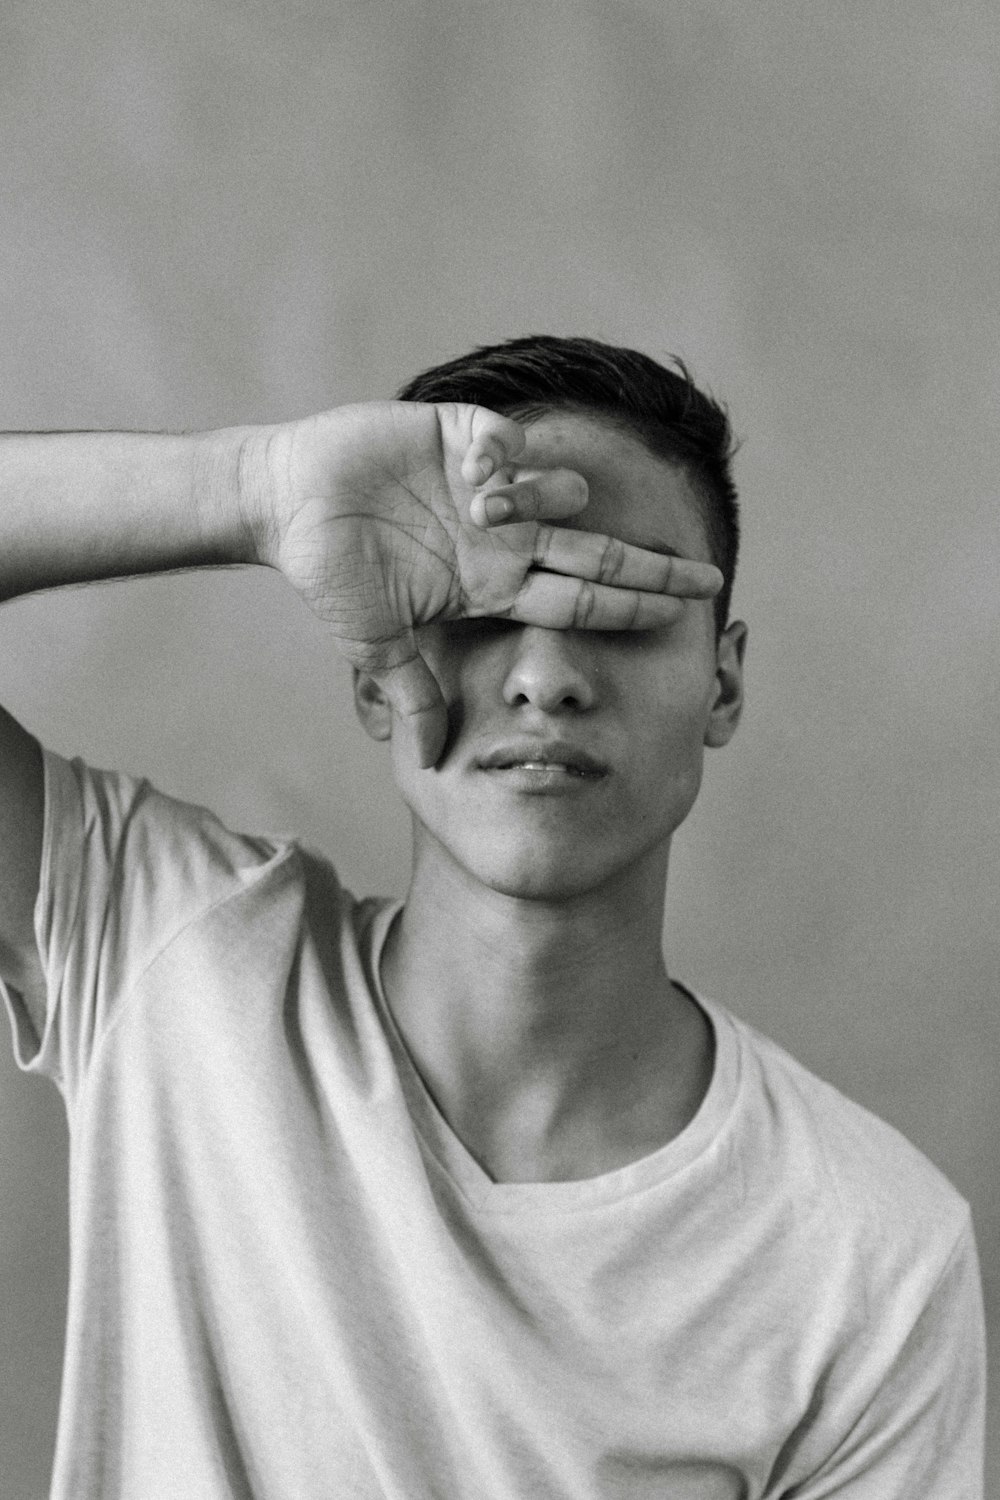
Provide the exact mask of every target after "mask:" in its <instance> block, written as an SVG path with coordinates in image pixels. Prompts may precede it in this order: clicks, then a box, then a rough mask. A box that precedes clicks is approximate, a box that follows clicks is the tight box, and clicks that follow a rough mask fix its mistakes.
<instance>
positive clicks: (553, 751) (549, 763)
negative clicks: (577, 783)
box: [476, 743, 608, 781]
mask: <svg viewBox="0 0 1000 1500" xmlns="http://www.w3.org/2000/svg"><path fill="white" fill-rule="evenodd" d="M476 764H477V766H478V768H479V769H480V770H482V771H522V772H525V773H527V774H529V775H537V776H549V777H557V776H560V775H563V776H571V777H575V778H578V779H579V780H582V781H597V780H600V779H601V778H602V777H604V776H606V775H607V774H608V767H607V766H606V765H604V764H603V763H602V762H601V761H599V760H597V759H596V758H595V757H594V756H593V755H591V754H590V752H589V751H587V750H584V749H583V748H582V747H581V746H579V745H568V744H555V743H550V744H544V745H538V744H535V745H513V744H511V745H498V746H497V747H496V748H495V749H493V750H491V751H489V753H488V754H486V755H483V756H480V757H479V759H478V760H477V762H476Z"/></svg>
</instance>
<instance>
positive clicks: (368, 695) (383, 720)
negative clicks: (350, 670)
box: [354, 667, 392, 740]
mask: <svg viewBox="0 0 1000 1500" xmlns="http://www.w3.org/2000/svg"><path fill="white" fill-rule="evenodd" d="M354 709H355V712H356V713H357V716H358V718H359V719H360V720H361V724H362V726H363V728H364V731H365V733H366V734H367V735H369V736H370V738H371V739H373V740H390V739H392V705H391V704H390V702H389V700H388V698H387V697H386V696H385V694H384V693H383V691H382V689H381V688H380V687H379V685H378V683H377V682H376V681H375V679H374V677H370V676H369V675H368V673H367V672H359V671H358V669H357V667H355V668H354Z"/></svg>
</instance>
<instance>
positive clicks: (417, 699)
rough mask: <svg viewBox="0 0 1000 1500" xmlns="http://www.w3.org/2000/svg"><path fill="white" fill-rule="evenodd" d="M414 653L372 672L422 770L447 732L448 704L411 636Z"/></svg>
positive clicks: (437, 753)
mask: <svg viewBox="0 0 1000 1500" xmlns="http://www.w3.org/2000/svg"><path fill="white" fill-rule="evenodd" d="M410 644H411V646H412V650H413V654H412V656H408V657H407V658H406V659H405V660H403V661H401V662H398V663H396V664H395V665H393V666H391V667H385V668H383V670H382V671H380V672H375V673H373V674H372V675H373V677H374V678H375V681H376V682H377V683H378V685H379V687H380V688H381V689H382V691H383V692H384V693H385V696H386V697H387V698H388V700H389V702H390V703H391V704H392V707H393V709H394V710H395V713H396V717H397V721H398V724H399V727H400V728H401V729H402V732H403V735H404V738H405V739H406V741H407V743H408V745H409V747H410V750H411V752H412V754H413V756H414V759H415V760H416V762H417V765H418V766H420V768H421V769H422V770H426V769H427V768H428V767H430V766H433V765H436V764H437V762H438V760H439V759H440V756H441V752H442V750H443V749H444V742H445V740H446V738H447V735H448V707H447V704H446V703H445V701H444V694H443V693H442V692H441V688H440V686H439V684H438V680H437V678H436V677H435V676H434V673H433V672H432V671H431V669H430V667H429V666H428V665H427V663H426V662H425V661H424V659H423V657H422V656H421V655H420V652H419V651H418V650H417V647H416V642H415V641H413V638H412V635H411V638H410Z"/></svg>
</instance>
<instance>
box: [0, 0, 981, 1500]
mask: <svg viewBox="0 0 1000 1500" xmlns="http://www.w3.org/2000/svg"><path fill="white" fill-rule="evenodd" d="M158 12H160V13H158ZM998 30H1000V26H998V20H997V14H996V11H995V10H993V9H992V7H991V6H989V5H987V4H985V3H983V4H977V3H972V0H958V3H955V0H951V3H948V4H947V5H946V4H944V3H943V0H940V3H937V4H931V3H928V0H907V3H905V4H904V3H902V0H900V3H881V4H879V3H876V4H874V5H873V4H871V3H860V0H854V3H843V4H837V5H832V6H826V7H824V6H805V5H798V4H794V3H792V0H758V3H756V4H754V5H738V4H736V3H732V4H719V3H711V0H680V3H672V4H670V5H667V4H666V3H659V0H656V3H654V0H634V3H610V0H590V3H576V4H569V3H552V0H530V3H529V0H506V3H503V4H500V3H495V4H487V3H465V4H462V3H457V0H436V3H431V0H428V3H424V4H417V3H412V4H406V3H398V4H378V3H370V4H360V3H358V4H353V5H351V4H343V3H340V4H338V3H336V0H289V3H278V0H274V3H269V0H256V3H255V0H242V3H238V0H197V3H196V0H171V3H170V4H169V6H162V7H153V6H148V7H147V6H145V5H138V4H135V5H124V4H122V5H116V4H113V3H111V0H93V3H88V4H86V5H80V4H78V3H74V0H62V3H55V4H52V3H44V0H42V3H38V0H35V3H33V4H31V5H30V6H29V5H27V4H26V3H23V0H7V3H6V5H5V6H4V9H3V15H2V18H0V70H2V77H3V91H2V99H0V113H2V150H0V184H2V204H3V215H2V221H0V256H2V262H0V303H2V308H3V325H2V326H3V337H2V338H0V372H2V380H0V400H2V415H0V425H2V426H6V427H8V428H22V427H28V428H39V427H43V428H44V427H87V426H102V427H104V426H122V427H140V428H141V427H147V426H151V427H157V428H180V427H206V426H214V425H221V424H226V423H233V422H244V421H250V420H254V419H262V420H263V419H266V420H273V419H276V418H279V417H283V416H293V415H301V414H304V413H306V412H307V411H309V410H311V409H316V408H321V407H324V406H329V405H333V404H335V403H337V402H340V401H345V400H357V399H362V398H366V397H382V396H385V395H387V394H390V393H391V392H392V391H393V389H394V388H395V387H396V386H397V385H398V384H399V383H400V381H401V380H403V379H404V378H405V377H406V376H408V375H409V374H411V373H412V372H413V371H414V370H416V369H418V368H421V367H423V366H424V365H427V364H429V363H431V362H434V361H437V360H440V359H443V358H446V357H450V356H452V355H454V354H457V353H460V352H462V351H463V350H465V349H466V348H468V347H469V346H471V345H472V344H474V343H479V342H489V341H492V340H495V339H499V338H503V337H508V336H513V335H515V334H520V333H526V332H554V333H584V334H591V335H595V336H598V337H604V338H607V339H610V340H612V341H616V342H624V343H630V344H634V345H636V346H638V347H640V348H642V349H645V350H646V351H648V352H649V353H651V354H653V355H654V356H657V355H660V356H662V355H663V354H665V353H667V352H669V351H676V352H679V353H682V354H683V355H685V356H686V358H687V359H688V360H689V361H690V362H691V363H692V364H693V366H694V369H695V372H696V374H697V375H698V376H699V377H700V379H701V380H702V381H704V382H706V383H707V384H709V385H710V386H711V387H712V388H713V389H714V390H715V391H716V393H717V394H720V395H722V396H723V397H724V398H725V399H726V400H727V401H728V402H729V404H730V406H731V408H732V412H733V416H734V419H735V424H736V426H737V429H738V430H739V432H740V433H741V434H743V435H744V436H745V439H746V442H745V445H744V448H743V450H742V453H741V455H740V457H739V459H738V462H737V475H738V478H739V481H740V484H741V489H742V494H743V499H744V512H745V527H746V544H745V552H744V561H743V565H742V570H741V575H740V580H739V584H738V588H737V613H738V614H740V615H742V616H743V617H745V618H746V619H747V620H748V621H749V622H750V626H751V652H750V674H749V679H750V705H749V710H748V714H747V718H746V720H745V723H744V726H743V728H742V729H741V731H740V734H739V735H738V736H737V740H736V742H735V743H734V744H733V745H732V746H731V747H730V748H729V749H728V750H727V751H724V752H721V753H718V754H716V755H713V756H712V757H711V759H710V764H709V773H708V777H707V784H706V787H705V790H704V792H703V794H702V801H701V803H700V804H699V806H698V808H697V809H696V810H695V813H694V814H693V816H692V818H691V820H690V823H689V825H688V826H687V828H686V830H685V831H684V832H683V833H682V834H681V835H680V836H679V837H678V840H677V842H676V852H675V859H674V869H673V871H672V885H671V894H670V899H669V903H668V923H667V932H668V955H669V961H670V965H671V968H672V970H673V971H674V972H675V973H676V974H677V975H678V976H679V977H682V978H685V979H687V980H689V981H690V982H692V983H696V984H697V985H699V986H701V987H702V988H704V989H705V990H707V991H708V992H710V993H713V994H715V995H716V996H717V997H718V998H719V999H721V1000H723V1001H724V1002H725V1003H727V1004H729V1005H730V1006H732V1007H733V1008H734V1009H736V1010H737V1011H739V1012H740V1013H741V1014H742V1015H743V1016H744V1017H746V1018H747V1019H748V1020H750V1021H752V1022H753V1023H755V1024H757V1025H758V1026H760V1027H761V1028H762V1029H764V1030H765V1031H767V1032H769V1033H770V1034H771V1035H772V1036H774V1037H775V1038H777V1039H778V1040H779V1041H781V1042H782V1043H783V1044H784V1045H786V1046H787V1047H789V1048H790V1049H791V1050H792V1051H793V1052H795V1053H796V1054H797V1055H798V1056H799V1057H801V1058H802V1060H803V1061H805V1062H806V1063H807V1064H808V1065H810V1066H811V1067H812V1068H813V1069H815V1070H816V1071H818V1072H819V1073H821V1074H823V1075H824V1076H826V1077H827V1078H830V1079H832V1080H833V1081H834V1082H835V1083H837V1084H838V1085H839V1086H840V1087H841V1088H843V1089H844V1090H845V1091H846V1092H847V1093H849V1094H851V1095H853V1096H854V1097H855V1098H857V1099H859V1100H861V1101H862V1102H864V1103H865V1104H867V1105H868V1106H870V1107H871V1108H872V1109H874V1110H875V1111H876V1112H878V1113H879V1114H881V1115H883V1116H885V1117H886V1118H887V1119H889V1120H891V1121H892V1122H893V1123H894V1124H896V1125H897V1126H899V1127H900V1128H901V1129H902V1130H903V1131H904V1132H906V1133H907V1134H908V1135H909V1136H910V1137H911V1138H912V1139H913V1140H914V1141H915V1142H916V1143H917V1144H918V1145H919V1146H920V1147H922V1149H923V1150H924V1151H925V1152H926V1153H927V1154H928V1155H929V1156H930V1157H931V1158H932V1159H933V1160H934V1161H935V1162H937V1163H938V1164H939V1165H940V1166H941V1167H942V1168H943V1169H944V1170H945V1171H946V1172H947V1173H948V1175H949V1176H950V1177H951V1178H952V1179H953V1181H954V1182H955V1183H956V1184H957V1186H958V1187H959V1188H960V1190H961V1191H962V1192H963V1193H964V1194H965V1195H966V1196H967V1197H968V1198H969V1199H970V1200H971V1202H972V1204H973V1208H974V1211H975V1215H976V1222H977V1226H978V1233H979V1239H980V1248H981V1254H982V1259H983V1266H984V1272H985V1278H986V1290H987V1296H988V1299H989V1305H990V1307H991V1309H993V1310H994V1313H995V1309H996V1304H997V1287H998V1282H997V1273H998V1230H1000V1223H998V1220H1000V1203H998V1194H997V1189H996V1174H997V1162H998V1160H1000V1141H998V1123H997V1110H996V1073H997V1063H998V1056H1000V1037H998V1033H1000V1020H998V1008H997V990H998V974H1000V962H998V951H997V948H998V945H997V933H996V887H997V881H996V863H997V850H998V844H1000V798H998V773H997V766H996V759H997V757H996V744H997V738H998V730H1000V703H998V692H997V676H998V666H997V663H998V659H1000V639H998V637H1000V630H998V607H997V595H998V590H997V562H998V535H997V531H998V523H997V515H998V507H997V482H996V460H997V451H996V450H997V444H996V437H995V424H996V414H995V405H996V397H997V389H998V384H997V348H998V342H997V334H998V329H997V326H996V320H995V311H994V310H995V305H996V298H997V290H998V288H997V285H996V275H995V272H996V261H997V243H998V224H997V206H998V203H1000V182H998V176H1000V172H998V161H1000V153H998V144H1000V143H998V131H997V101H998V83H997V76H996V72H995V69H994V62H995V60H996V58H997V56H998V55H1000V51H998V44H1000V37H998ZM0 696H2V698H3V700H4V701H5V702H6V703H7V704H8V705H9V707H10V708H11V709H12V711H14V712H15V713H17V714H18V715H19V716H20V717H21V718H22V719H23V720H24V722H25V723H27V724H28V726H29V727H31V728H32V729H33V730H34V731H35V732H36V733H37V734H39V735H40V737H41V738H42V739H44V740H45V741H46V742H48V743H49V744H51V745H52V746H53V747H54V748H55V749H57V750H60V751H62V752H63V753H67V754H75V753H80V754H82V755H84V756H85V757H87V758H88V759H90V760H91V761H93V762H95V763H97V764H102V765H111V766H116V767H121V768H123V769H127V770H131V771H136V772H143V773H146V774H148V775H149V776H150V777H151V778H152V779H153V780H155V781H156V782H157V783H159V784H160V785H161V786H162V787H164V788H165V789H166V790H169V791H171V792H174V793H176V794H180V795H182V796H186V797H189V798H191V799H194V800H197V801H200V802H203V803H206V804H208V805H210V806H212V807H213V808H215V809H216V810H218V811H219V812H220V813H221V814H222V815H223V816H224V817H226V818H227V819H228V820H229V821H230V822H231V823H233V824H236V825H238V826H242V827H249V828H255V829H268V830H271V831H279V832H294V833H297V834H299V835H301V836H302V837H303V838H305V839H306V841H308V842H310V843H312V844H313V845H316V846H319V847H321V848H323V849H325V850H327V851H329V852H330V853H331V854H332V855H333V856H334V858H335V859H336V861H337V863H338V865H339V866H340V869H341V871H342V874H343V875H344V877H345V879H346V881H347V883H348V884H351V885H352V886H354V888H355V889H368V890H372V889H382V890H400V889H401V888H402V886H403V883H404V880H405V870H406V850H407V832H406V826H405V822H404V819H403V817H402V814H401V812H399V811H398V810H397V808H396V806H395V803H394V798H393V795H392V792H391V784H390V778H389V772H388V763H387V760H386V759H385V758H384V757H383V756H382V755H381V753H377V752H375V751H374V750H373V749H372V747H371V746H370V745H369V744H368V742H367V741H366V740H364V739H363V737H362V735H361V731H360V729H359V728H358V727H357V726H356V725H355V724H354V722H353V718H352V713H351V709H350V705H349V697H348V692H347V673H346V671H345V669H344V668H343V667H342V666H341V664H340V663H339V661H338V660H337V659H335V658H334V656H333V654H332V652H331V650H330V648H329V644H328V642H327V640H326V639H325V638H324V634H323V630H322V627H320V626H319V625H318V623H317V622H316V621H314V620H313V619H312V617H311V616H309V615H308V613H307V612H306V611H305V610H304V609H303V608H302V606H301V605H300V604H299V603H298V602H297V601H296V600H295V599H294V597H293V596H292V594H291V592H290V591H288V590H286V589H285V588H284V586H283V585H282V584H281V581H280V580H279V579H277V578H276V577H275V576H273V575H264V574H262V573H256V572H251V571H247V572H233V573H224V574H223V573H206V574H201V575H186V576H181V577H174V578H165V579H157V580H151V581H138V582H131V583H127V584H119V585H108V586H101V587H95V588H89V589H82V590H73V591H68V592H65V593H62V594H52V595H47V596H40V597H38V598H36V599H32V600H28V601H23V602H17V603H15V604H12V605H9V606H6V607H5V608H4V609H3V610H2V611H0ZM2 1056H3V1062H2V1071H3V1076H2V1079H0V1195H2V1196H0V1204H2V1207H0V1276H2V1287H3V1292H2V1308H0V1351H2V1395H0V1494H2V1497H3V1500H36V1497H41V1496H42V1495H43V1494H44V1492H45V1487H46V1480H47V1473H48V1465H49V1461H50V1456H51V1445H52V1434H53V1428H54V1420H55V1411H56V1399H57V1388H58V1372H59V1360H60V1349H61V1337H62V1317H63V1309H64V1295H65V1290H64V1283H65V1275H66V1229H65V1172H66V1148H65V1138H64V1127H63V1121H62V1114H61V1106H60V1103H59V1101H58V1098H57V1096H56V1095H55V1093H54V1092H50V1090H49V1088H48V1087H47V1086H46V1085H44V1084H42V1083H40V1082H38V1081H37V1080H33V1079H26V1078H23V1077H21V1076H20V1075H19V1074H18V1073H17V1072H16V1070H15V1068H14V1065H13V1062H12V1060H11V1057H10V1050H9V1048H8V1047H6V1046H5V1047H4V1048H3V1049H2ZM992 1426H993V1428H994V1429H996V1428H997V1427H998V1426H1000V1419H998V1415H997V1409H996V1407H994V1417H993V1421H992ZM997 1468H998V1459H997V1457H996V1452H995V1450H994V1456H993V1459H992V1472H993V1473H994V1475H995V1474H996V1473H997Z"/></svg>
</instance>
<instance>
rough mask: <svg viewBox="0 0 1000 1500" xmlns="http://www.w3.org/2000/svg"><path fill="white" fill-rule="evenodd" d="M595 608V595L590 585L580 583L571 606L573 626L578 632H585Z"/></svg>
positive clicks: (584, 582) (583, 582)
mask: <svg viewBox="0 0 1000 1500" xmlns="http://www.w3.org/2000/svg"><path fill="white" fill-rule="evenodd" d="M596 606H597V595H596V593H595V592H594V586H593V584H592V583H588V582H587V581H586V580H585V579H584V580H582V581H581V583H580V586H579V588H578V589H577V593H576V600H575V602H574V606H573V624H574V626H575V627H576V628H577V629H578V630H586V628H587V626H588V624H589V623H590V621H591V619H592V618H593V615H594V610H595V608H596Z"/></svg>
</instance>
